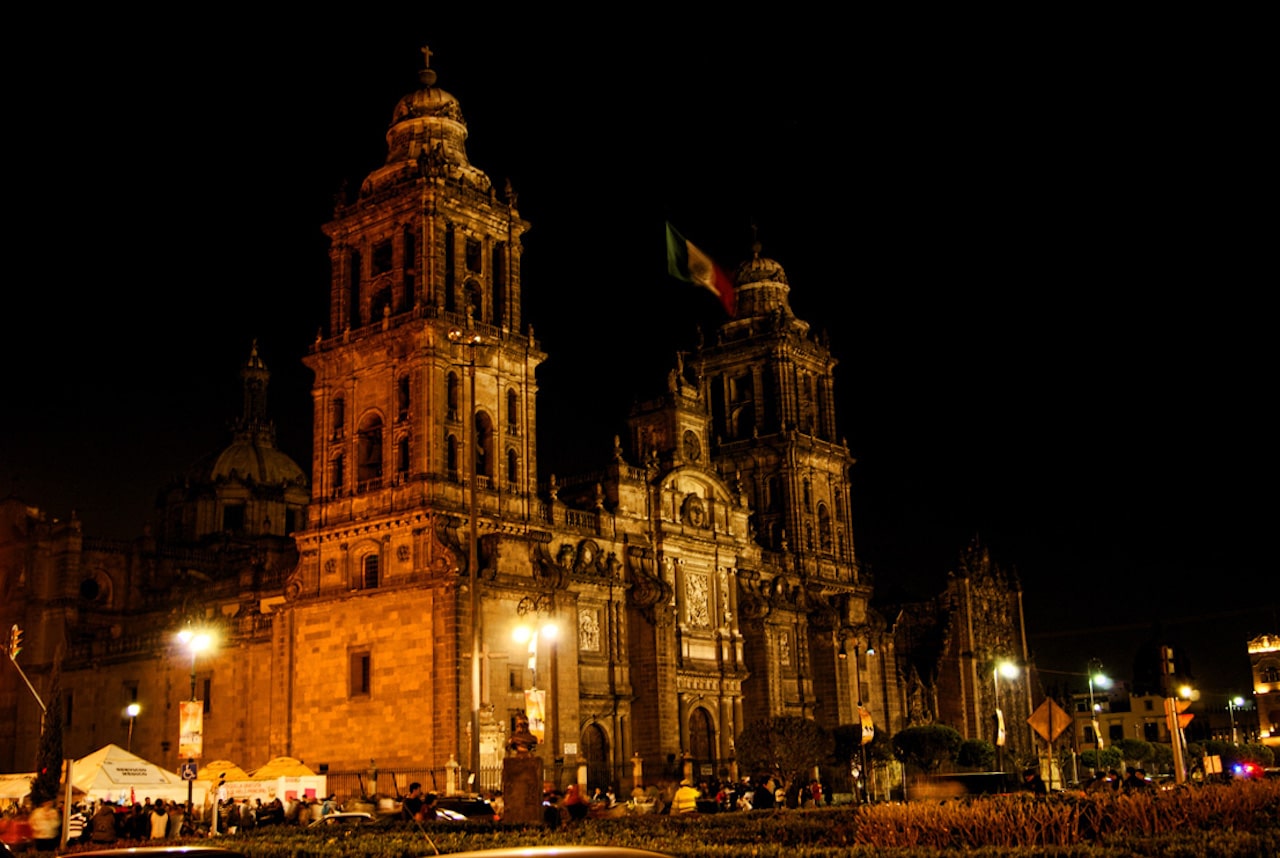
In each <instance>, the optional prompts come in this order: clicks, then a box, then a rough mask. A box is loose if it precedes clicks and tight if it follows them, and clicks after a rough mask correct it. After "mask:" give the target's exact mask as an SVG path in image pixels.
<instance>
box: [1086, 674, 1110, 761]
mask: <svg viewBox="0 0 1280 858" xmlns="http://www.w3.org/2000/svg"><path fill="white" fill-rule="evenodd" d="M1094 683H1097V685H1098V687H1099V688H1103V689H1106V688H1110V687H1111V679H1110V678H1109V677H1108V676H1107V675H1106V674H1105V673H1103V672H1102V665H1101V663H1100V662H1098V661H1096V660H1095V661H1091V662H1089V721H1090V723H1091V724H1092V725H1093V765H1092V766H1091V767H1090V770H1091V772H1092V774H1093V776H1094V777H1097V775H1098V767H1099V766H1100V765H1101V763H1102V760H1101V759H1100V757H1101V755H1102V728H1101V727H1100V726H1099V725H1098V704H1097V703H1095V702H1094V700H1093V686H1094Z"/></svg>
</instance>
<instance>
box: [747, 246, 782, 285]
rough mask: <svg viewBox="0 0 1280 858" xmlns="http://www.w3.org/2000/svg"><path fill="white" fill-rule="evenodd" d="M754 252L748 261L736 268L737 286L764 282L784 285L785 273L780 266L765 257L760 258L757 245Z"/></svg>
mask: <svg viewBox="0 0 1280 858" xmlns="http://www.w3.org/2000/svg"><path fill="white" fill-rule="evenodd" d="M755 251H756V252H755V254H754V255H753V256H752V257H751V258H750V259H748V260H747V261H746V262H744V263H742V264H741V265H739V266H738V273H737V283H738V285H739V286H742V285H744V284H747V283H764V282H771V283H782V284H786V282H787V272H786V271H784V270H783V269H782V265H781V264H779V263H778V262H777V261H775V260H773V259H770V258H769V257H767V256H761V255H760V246H759V244H757V245H756V248H755Z"/></svg>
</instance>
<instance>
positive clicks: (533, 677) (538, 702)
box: [511, 620, 560, 763]
mask: <svg viewBox="0 0 1280 858" xmlns="http://www.w3.org/2000/svg"><path fill="white" fill-rule="evenodd" d="M559 631H560V630H559V628H558V627H557V626H556V624H555V623H554V622H553V621H550V620H548V621H546V622H543V623H541V624H540V625H529V624H527V623H524V622H521V623H520V624H518V625H517V626H516V627H515V628H513V629H512V630H511V637H512V639H514V640H515V642H516V643H519V644H525V645H526V646H527V651H528V653H529V662H528V664H529V671H530V688H529V689H528V696H527V698H526V702H525V713H526V714H527V715H528V716H529V732H530V733H533V734H534V735H535V736H537V737H538V739H539V741H541V740H542V739H543V738H544V737H546V735H547V733H550V741H549V742H548V744H549V745H550V746H551V759H552V762H553V763H554V761H555V754H556V746H557V741H556V739H557V736H556V724H555V717H554V716H555V713H554V712H553V711H552V710H553V707H554V705H555V689H554V688H552V687H551V685H552V683H551V682H550V681H549V682H548V683H547V686H548V687H547V689H546V690H545V691H544V692H541V693H540V692H539V690H538V638H543V639H544V640H545V641H546V642H547V645H548V646H549V647H550V646H554V645H555V640H556V637H557V636H558V635H559ZM551 667H552V665H548V671H547V673H548V679H549V680H552V679H554V676H553V675H552V671H551V670H550V668H551ZM531 709H532V710H534V711H530V710H531ZM539 709H540V710H541V711H537V710H539ZM534 716H537V718H536V719H535V717H534Z"/></svg>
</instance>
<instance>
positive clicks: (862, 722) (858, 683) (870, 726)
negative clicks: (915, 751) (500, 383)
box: [838, 637, 876, 804]
mask: <svg viewBox="0 0 1280 858" xmlns="http://www.w3.org/2000/svg"><path fill="white" fill-rule="evenodd" d="M861 646H862V645H861V644H860V643H859V642H858V639H857V638H856V637H855V638H854V642H853V677H854V679H853V682H854V688H855V689H856V691H857V694H856V697H857V700H858V724H859V727H860V729H861V735H860V737H859V746H860V747H861V748H862V777H861V784H860V786H861V787H862V801H864V802H866V803H867V804H870V803H871V790H870V779H871V770H870V768H868V766H867V745H868V744H870V743H871V742H872V740H873V739H874V738H875V729H876V728H875V722H874V721H872V720H871V713H870V712H868V711H867V710H866V708H865V707H864V706H863V705H862V661H861V659H860V658H859V653H860V651H861ZM875 654H876V651H875V649H874V648H873V647H871V646H868V647H867V655H875ZM838 655H839V657H840V658H841V659H846V658H848V657H849V656H848V653H847V651H846V649H845V644H844V640H843V639H842V640H841V641H840V651H839V653H838Z"/></svg>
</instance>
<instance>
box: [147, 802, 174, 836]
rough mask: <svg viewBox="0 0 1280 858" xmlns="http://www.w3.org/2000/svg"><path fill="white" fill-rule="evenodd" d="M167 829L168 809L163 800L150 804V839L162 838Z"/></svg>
mask: <svg viewBox="0 0 1280 858" xmlns="http://www.w3.org/2000/svg"><path fill="white" fill-rule="evenodd" d="M168 831H169V811H168V809H167V808H166V807H165V803H164V801H163V800H160V801H157V802H156V803H155V804H153V805H152V806H151V832H150V834H151V839H152V840H164V838H165V835H166V833H167V832H168Z"/></svg>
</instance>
